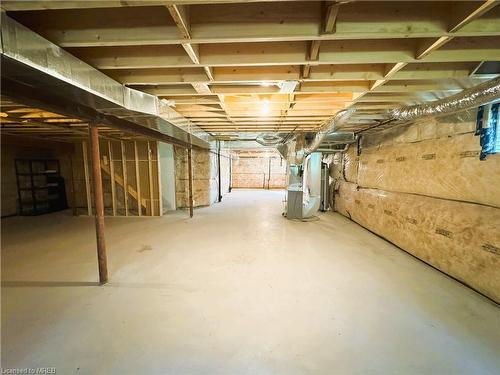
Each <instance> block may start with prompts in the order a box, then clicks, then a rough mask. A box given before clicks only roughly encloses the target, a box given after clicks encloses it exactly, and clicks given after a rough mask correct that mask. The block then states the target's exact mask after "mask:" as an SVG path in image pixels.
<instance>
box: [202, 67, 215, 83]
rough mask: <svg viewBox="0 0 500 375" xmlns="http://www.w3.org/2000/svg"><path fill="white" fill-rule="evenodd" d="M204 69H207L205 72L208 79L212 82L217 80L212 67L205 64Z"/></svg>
mask: <svg viewBox="0 0 500 375" xmlns="http://www.w3.org/2000/svg"><path fill="white" fill-rule="evenodd" d="M204 69H205V73H206V75H207V78H208V80H209V81H210V82H213V81H215V79H214V74H213V72H212V68H210V67H209V66H205V67H204Z"/></svg>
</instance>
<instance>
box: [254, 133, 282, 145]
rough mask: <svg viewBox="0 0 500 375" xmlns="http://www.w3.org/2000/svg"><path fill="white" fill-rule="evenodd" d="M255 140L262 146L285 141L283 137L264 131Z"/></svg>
mask: <svg viewBox="0 0 500 375" xmlns="http://www.w3.org/2000/svg"><path fill="white" fill-rule="evenodd" d="M255 141H256V142H258V143H260V144H261V145H262V146H277V145H278V144H279V143H281V142H282V141H283V137H281V136H279V135H277V134H272V133H262V134H259V135H258V136H257V138H256V139H255Z"/></svg>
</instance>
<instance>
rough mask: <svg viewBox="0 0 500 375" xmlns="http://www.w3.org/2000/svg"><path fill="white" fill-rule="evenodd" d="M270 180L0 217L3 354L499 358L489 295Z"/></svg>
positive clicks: (288, 368) (418, 367)
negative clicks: (122, 208) (268, 187)
mask: <svg viewBox="0 0 500 375" xmlns="http://www.w3.org/2000/svg"><path fill="white" fill-rule="evenodd" d="M282 196H283V193H282V192H278V191H241V190H238V191H233V193H231V194H230V195H228V196H226V197H224V200H223V202H222V203H221V204H217V205H215V206H212V207H210V208H203V209H198V210H196V211H195V217H194V218H193V219H192V220H189V219H188V218H187V217H186V214H185V213H175V214H172V215H168V216H166V217H163V218H109V219H107V220H106V224H107V241H108V252H109V269H110V275H111V282H110V283H109V284H108V285H106V286H104V287H99V286H96V285H95V280H96V275H97V270H96V256H95V240H94V231H93V229H94V228H93V220H92V219H91V218H85V217H79V218H73V217H71V216H69V214H68V213H60V214H52V215H50V216H40V217H33V218H29V217H17V218H10V219H6V220H2V279H3V288H2V366H3V367H23V368H25V367H45V366H55V367H57V373H58V374H72V373H78V374H112V373H113V374H124V373H131V374H132V373H133V374H139V373H175V374H180V373H199V374H215V373H231V374H234V373H246V374H268V373H279V374H296V373H322V374H326V373H328V374H330V373H339V374H352V373H384V374H386V373H395V374H409V373H427V374H431V373H432V374H443V373H469V374H470V373H481V374H485V373H491V374H493V373H496V374H498V373H500V355H499V348H500V308H498V307H497V306H496V305H494V304H493V303H491V302H490V301H488V300H487V299H485V298H484V297H482V296H480V295H478V294H477V293H475V292H474V291H472V290H470V289H468V288H466V287H465V286H463V285H461V284H459V283H457V282H456V281H454V280H452V279H450V278H448V277H446V276H445V275H443V274H441V273H440V272H438V271H436V270H434V269H432V268H430V267H428V266H427V265H425V264H424V263H422V262H420V261H418V260H416V259H414V258H412V257H411V256H409V255H408V254H406V253H404V252H402V251H401V250H399V249H397V248H396V247H394V246H393V245H391V244H389V243H388V242H386V241H384V240H382V239H381V238H379V237H377V236H375V235H373V234H372V233H370V232H368V231H366V230H364V229H363V228H361V227H360V226H358V225H357V224H355V223H353V222H350V221H349V220H347V219H345V218H344V217H342V216H340V215H337V214H332V213H325V214H321V215H320V216H321V220H319V221H315V222H307V223H301V222H291V221H287V220H285V219H283V218H282V217H281V215H280V213H281V199H282Z"/></svg>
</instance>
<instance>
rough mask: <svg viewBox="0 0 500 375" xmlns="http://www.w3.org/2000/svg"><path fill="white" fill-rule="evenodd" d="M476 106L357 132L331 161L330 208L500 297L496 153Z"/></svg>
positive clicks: (499, 176)
mask: <svg viewBox="0 0 500 375" xmlns="http://www.w3.org/2000/svg"><path fill="white" fill-rule="evenodd" d="M474 129H475V112H474V111H469V112H463V113H460V114H458V115H455V116H451V117H446V118H440V119H432V120H427V121H425V122H419V123H414V124H411V125H410V126H404V127H397V128H393V129H390V130H386V131H382V132H380V133H377V134H372V135H366V136H364V137H362V139H361V141H360V144H359V152H358V147H356V145H353V146H352V147H350V148H349V150H348V152H347V153H346V154H344V155H336V156H335V157H334V159H333V162H332V164H331V171H330V172H331V173H330V175H331V177H332V179H333V183H332V185H333V186H334V189H335V196H334V208H335V210H336V211H338V212H339V213H341V214H342V215H345V216H347V217H349V218H350V219H352V220H354V221H355V222H357V223H359V224H360V225H362V226H364V227H365V228H367V229H369V230H371V231H373V232H374V233H376V234H378V235H380V236H382V237H384V238H386V239H387V240H389V241H391V242H393V243H394V244H396V245H397V246H399V247H401V248H402V249H403V250H405V251H407V252H409V253H410V254H412V255H414V256H416V257H417V258H419V259H421V260H423V261H425V262H427V263H429V264H430V265H432V266H434V267H436V268H438V269H439V270H441V271H443V272H445V273H447V274H449V275H450V276H452V277H454V278H456V279H458V280H460V281H462V282H463V283H465V284H467V285H469V286H471V287H472V288H474V289H476V290H477V291H479V292H481V293H483V294H485V295H486V296H488V297H490V298H491V299H493V300H495V301H497V302H499V303H500V272H499V270H500V231H499V230H498V228H500V188H499V186H500V167H499V166H500V155H498V154H495V155H489V156H488V157H487V159H486V160H484V161H480V160H479V151H480V145H479V137H476V136H474Z"/></svg>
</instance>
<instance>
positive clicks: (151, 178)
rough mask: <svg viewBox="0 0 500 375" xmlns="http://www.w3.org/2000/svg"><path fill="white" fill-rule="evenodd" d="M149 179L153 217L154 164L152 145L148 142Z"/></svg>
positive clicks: (153, 214) (153, 213) (152, 214)
mask: <svg viewBox="0 0 500 375" xmlns="http://www.w3.org/2000/svg"><path fill="white" fill-rule="evenodd" d="M148 178H149V199H150V206H151V216H155V205H154V202H153V164H152V159H151V145H150V144H149V141H148Z"/></svg>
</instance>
